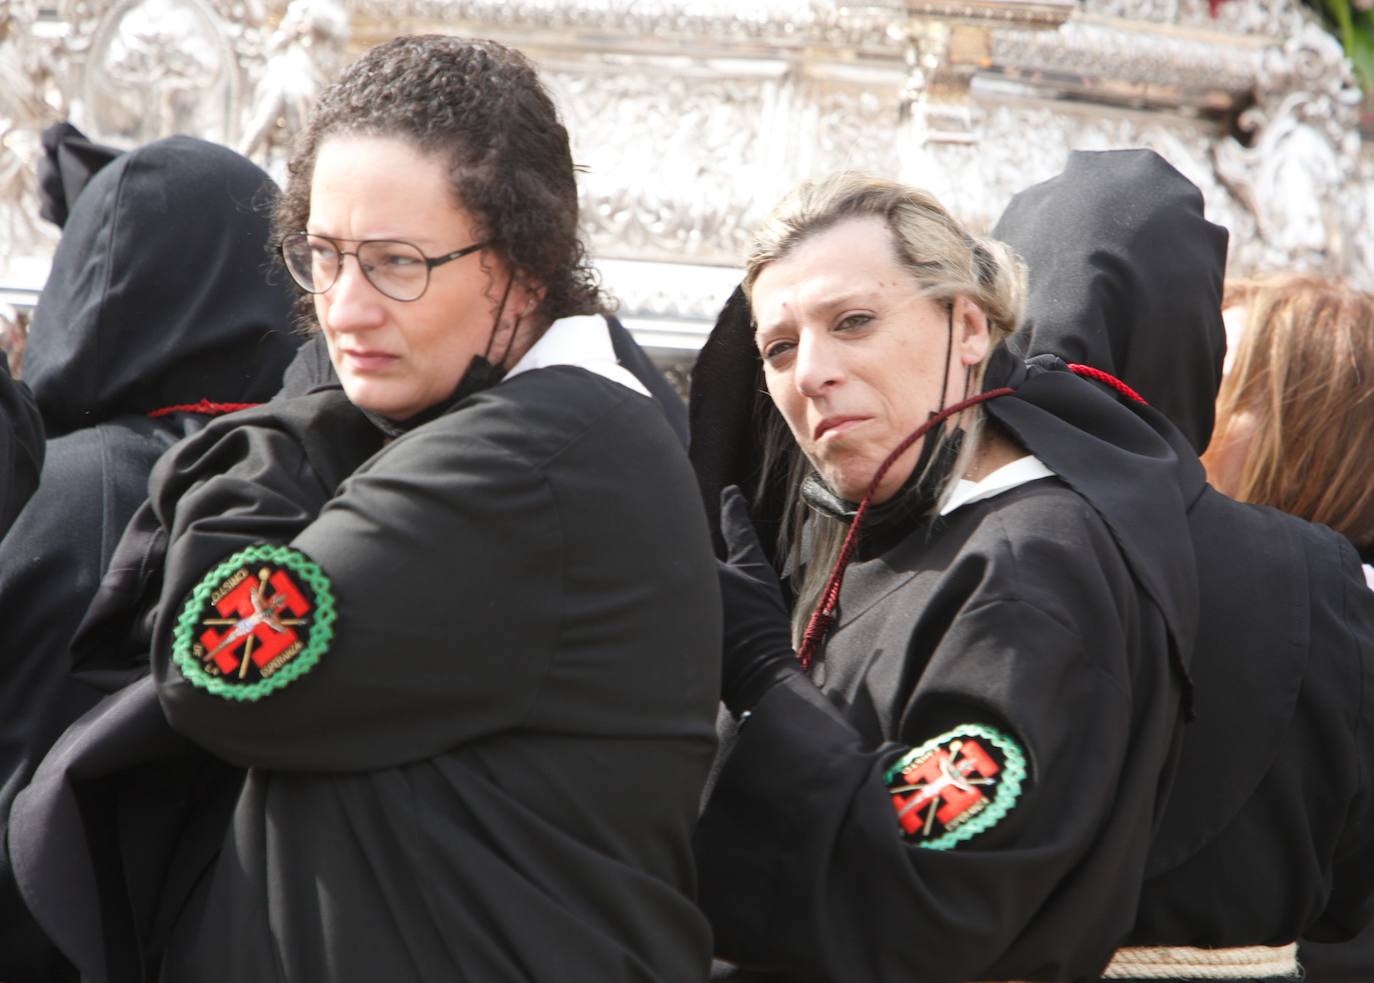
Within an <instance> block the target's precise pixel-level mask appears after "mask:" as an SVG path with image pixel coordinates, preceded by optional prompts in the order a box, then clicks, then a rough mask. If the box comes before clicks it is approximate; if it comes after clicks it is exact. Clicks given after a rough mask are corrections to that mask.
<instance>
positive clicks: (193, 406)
mask: <svg viewBox="0 0 1374 983" xmlns="http://www.w3.org/2000/svg"><path fill="white" fill-rule="evenodd" d="M261 405H262V404H261V403H212V402H210V401H209V400H208V399H202V400H201V401H200V402H198V403H178V404H177V405H176V406H164V407H162V409H160V410H149V411H148V415H149V416H151V417H159V416H167V415H168V414H170V413H201V414H203V415H205V416H219V415H220V414H221V413H233V412H234V411H235V410H247V409H251V408H252V407H254V406H261Z"/></svg>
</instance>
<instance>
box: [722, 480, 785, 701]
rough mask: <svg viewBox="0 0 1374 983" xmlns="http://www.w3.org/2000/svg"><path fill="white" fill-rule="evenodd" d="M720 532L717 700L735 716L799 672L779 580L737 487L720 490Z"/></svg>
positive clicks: (746, 503) (731, 486) (747, 506)
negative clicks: (721, 636) (721, 634)
mask: <svg viewBox="0 0 1374 983" xmlns="http://www.w3.org/2000/svg"><path fill="white" fill-rule="evenodd" d="M720 531H721V534H722V536H723V537H724V539H725V546H726V557H727V558H726V559H725V560H724V561H720V560H718V561H716V570H717V573H718V574H719V577H720V595H721V600H722V602H723V608H724V615H725V619H724V620H725V645H724V662H723V664H722V667H721V670H722V671H721V684H720V685H721V699H722V700H724V701H725V705H726V706H727V707H728V708H729V709H730V712H731V713H733V714H734V715H735V716H736V717H738V716H740V715H741V714H743V713H744V712H746V711H747V710H750V709H752V708H753V707H754V706H755V705H756V704H757V703H758V702H759V700H760V699H762V698H763V694H764V693H765V692H767V691H768V690H769V689H771V688H772V687H773V686H774V685H775V684H777V683H778V682H781V681H782V680H783V679H785V678H787V677H788V676H791V675H796V674H800V673H801V667H800V666H799V665H798V664H797V658H796V655H795V653H793V651H792V635H791V626H790V619H789V617H788V613H787V604H786V603H785V602H784V601H783V595H782V585H781V584H779V583H778V575H777V573H775V572H774V570H773V565H772V564H771V563H769V562H768V558H767V557H766V556H765V555H764V553H763V548H762V547H761V546H760V545H759V539H758V534H757V533H756V532H755V531H754V524H753V522H752V521H750V518H749V503H748V502H747V501H745V498H744V495H743V494H742V493H741V492H740V490H739V486H737V485H730V486H729V487H727V488H724V489H722V490H721V493H720Z"/></svg>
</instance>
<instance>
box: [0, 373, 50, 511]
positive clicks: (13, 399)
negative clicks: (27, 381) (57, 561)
mask: <svg viewBox="0 0 1374 983" xmlns="http://www.w3.org/2000/svg"><path fill="white" fill-rule="evenodd" d="M42 467H43V418H42V417H41V416H39V414H38V404H37V403H35V402H34V400H33V395H32V394H31V393H30V392H29V389H28V387H27V386H25V385H24V384H23V383H22V382H19V381H17V380H15V379H12V378H10V370H9V362H8V360H7V359H6V358H5V356H4V354H3V353H0V536H3V535H4V534H5V531H6V530H8V529H9V527H10V525H11V524H12V523H13V522H14V520H15V517H16V516H18V515H19V511H20V510H21V509H22V508H23V507H24V503H25V502H27V501H28V500H29V496H30V495H32V494H33V492H34V489H35V488H37V487H38V475H39V472H40V471H41V469H42Z"/></svg>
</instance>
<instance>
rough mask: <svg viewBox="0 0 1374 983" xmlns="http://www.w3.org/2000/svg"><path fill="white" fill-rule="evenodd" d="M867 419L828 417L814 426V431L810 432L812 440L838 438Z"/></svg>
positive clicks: (864, 417)
mask: <svg viewBox="0 0 1374 983" xmlns="http://www.w3.org/2000/svg"><path fill="white" fill-rule="evenodd" d="M868 419H869V418H868V417H866V416H828V417H826V418H825V419H824V420H822V421H821V422H820V423H818V424H816V429H815V430H814V431H813V432H812V439H813V440H823V439H825V438H827V437H831V438H833V437H838V436H839V435H840V434H842V433H845V432H847V431H849V430H852V429H853V428H854V427H856V426H858V425H859V424H860V423H863V422H865V421H866V420H868Z"/></svg>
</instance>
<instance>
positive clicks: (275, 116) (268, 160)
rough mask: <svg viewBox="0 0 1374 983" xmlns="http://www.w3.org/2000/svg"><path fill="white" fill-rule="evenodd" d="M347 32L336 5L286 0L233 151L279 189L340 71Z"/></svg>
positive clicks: (318, 0)
mask: <svg viewBox="0 0 1374 983" xmlns="http://www.w3.org/2000/svg"><path fill="white" fill-rule="evenodd" d="M349 30H350V25H349V19H348V12H347V11H346V10H345V9H344V8H343V6H342V5H341V4H340V3H339V2H338V0H291V2H290V4H288V5H287V8H286V13H285V14H283V15H282V19H281V22H280V23H279V24H278V25H277V29H276V30H275V31H273V32H272V36H271V38H270V39H269V40H268V42H267V51H266V65H265V66H264V68H263V71H262V74H261V76H260V77H259V78H258V80H257V85H256V87H255V88H254V92H253V97H252V102H251V105H250V107H249V109H248V118H247V122H246V124H245V126H244V129H243V137H242V139H241V140H240V141H239V148H238V149H239V152H240V153H242V154H244V155H245V156H247V157H251V158H252V159H253V160H255V161H257V162H258V163H259V164H261V165H262V166H263V167H264V168H265V169H266V170H267V171H268V173H270V174H271V175H272V176H273V177H274V178H276V179H277V181H278V182H279V183H280V182H281V181H282V180H283V179H284V178H285V174H286V157H287V155H288V154H289V152H290V147H291V142H292V140H293V139H294V138H295V135H296V134H297V133H299V132H300V131H301V130H302V129H304V128H305V124H306V121H307V120H308V119H309V117H310V106H311V104H313V103H314V101H315V98H316V97H317V96H318V95H319V94H320V92H321V90H323V88H324V87H325V86H326V85H327V84H328V83H329V80H330V79H332V78H334V76H335V75H337V74H338V72H339V70H340V69H342V68H343V67H344V64H345V61H346V58H345V52H344V49H345V46H346V45H347V44H348V37H349Z"/></svg>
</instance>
